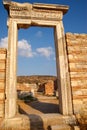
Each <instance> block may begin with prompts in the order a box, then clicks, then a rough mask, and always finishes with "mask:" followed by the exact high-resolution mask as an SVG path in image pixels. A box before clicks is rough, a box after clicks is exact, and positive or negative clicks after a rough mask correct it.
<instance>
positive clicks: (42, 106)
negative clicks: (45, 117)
mask: <svg viewBox="0 0 87 130" xmlns="http://www.w3.org/2000/svg"><path fill="white" fill-rule="evenodd" d="M26 104H27V105H29V106H31V107H32V108H34V109H36V110H38V111H40V112H42V113H44V114H47V113H58V112H59V105H58V104H53V103H46V102H40V101H35V102H31V103H26Z"/></svg>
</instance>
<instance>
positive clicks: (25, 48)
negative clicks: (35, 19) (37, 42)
mask: <svg viewBox="0 0 87 130" xmlns="http://www.w3.org/2000/svg"><path fill="white" fill-rule="evenodd" d="M18 53H19V55H20V56H24V57H33V56H34V55H35V52H33V51H32V48H31V45H30V44H29V43H28V41H27V40H24V39H22V40H20V41H18Z"/></svg>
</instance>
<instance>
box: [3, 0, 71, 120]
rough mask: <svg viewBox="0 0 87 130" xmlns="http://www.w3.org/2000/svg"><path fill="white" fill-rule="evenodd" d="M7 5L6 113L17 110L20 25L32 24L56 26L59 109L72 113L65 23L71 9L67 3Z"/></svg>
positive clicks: (61, 111)
mask: <svg viewBox="0 0 87 130" xmlns="http://www.w3.org/2000/svg"><path fill="white" fill-rule="evenodd" d="M4 6H5V8H6V9H7V11H8V15H9V19H8V54H7V74H6V103H5V117H6V118H12V117H14V116H15V115H16V113H17V91H16V83H17V81H16V66H17V41H18V40H17V37H18V29H20V28H28V27H30V26H41V27H44V26H45V27H53V28H54V39H55V49H56V66H57V81H58V88H59V107H60V108H59V110H60V113H61V114H63V115H72V114H73V110H72V99H71V88H70V80H69V72H68V62H67V54H66V43H65V35H64V28H63V23H62V18H63V14H65V13H66V12H67V11H68V6H64V5H63V6H62V5H48V4H37V3H36V4H26V3H25V4H20V3H16V2H7V1H4Z"/></svg>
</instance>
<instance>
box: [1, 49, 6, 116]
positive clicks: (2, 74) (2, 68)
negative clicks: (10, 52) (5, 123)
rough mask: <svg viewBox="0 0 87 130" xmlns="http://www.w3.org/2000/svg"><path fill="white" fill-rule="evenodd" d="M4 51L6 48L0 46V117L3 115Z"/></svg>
mask: <svg viewBox="0 0 87 130" xmlns="http://www.w3.org/2000/svg"><path fill="white" fill-rule="evenodd" d="M6 53H7V51H6V49H2V48H0V118H2V117H4V109H5V108H4V107H5V83H6V82H5V80H6Z"/></svg>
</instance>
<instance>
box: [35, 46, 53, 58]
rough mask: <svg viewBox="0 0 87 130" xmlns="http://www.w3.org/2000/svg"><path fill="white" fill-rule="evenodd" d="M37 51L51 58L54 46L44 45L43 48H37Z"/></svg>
mask: <svg viewBox="0 0 87 130" xmlns="http://www.w3.org/2000/svg"><path fill="white" fill-rule="evenodd" d="M36 51H37V52H38V53H39V54H40V55H42V56H45V57H46V58H50V56H51V55H52V54H53V49H52V47H43V48H37V49H36Z"/></svg>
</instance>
